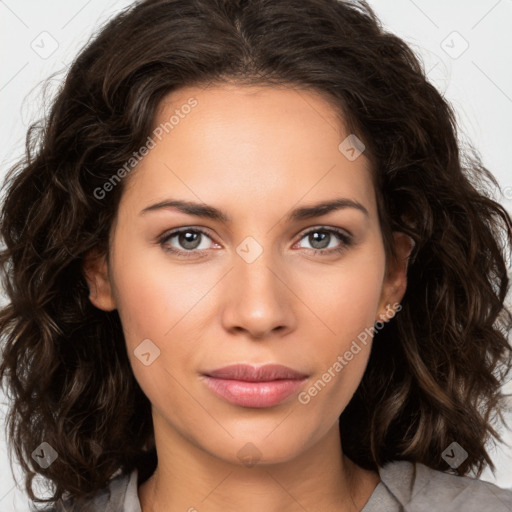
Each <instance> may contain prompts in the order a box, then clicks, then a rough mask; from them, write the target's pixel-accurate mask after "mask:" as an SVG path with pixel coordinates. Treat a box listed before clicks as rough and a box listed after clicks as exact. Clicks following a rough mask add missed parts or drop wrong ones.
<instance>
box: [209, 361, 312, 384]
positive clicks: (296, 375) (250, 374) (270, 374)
mask: <svg viewBox="0 0 512 512" xmlns="http://www.w3.org/2000/svg"><path fill="white" fill-rule="evenodd" d="M205 375H207V376H208V377H215V378H218V379H229V380H243V381H246V382H268V381H273V380H281V379H303V378H305V377H307V375H306V374H304V373H300V372H298V371H295V370H293V369H292V368H289V367H288V366H283V365H281V364H266V365H263V366H260V367H258V368H255V367H253V366H250V365H247V364H233V365H230V366H224V367H223V368H219V369H217V370H212V371H209V372H206V373H205Z"/></svg>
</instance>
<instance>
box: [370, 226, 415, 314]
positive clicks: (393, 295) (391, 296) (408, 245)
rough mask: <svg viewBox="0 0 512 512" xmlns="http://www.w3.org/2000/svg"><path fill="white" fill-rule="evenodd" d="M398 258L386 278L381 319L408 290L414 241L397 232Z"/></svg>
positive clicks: (395, 237) (393, 262)
mask: <svg viewBox="0 0 512 512" xmlns="http://www.w3.org/2000/svg"><path fill="white" fill-rule="evenodd" d="M393 238H394V244H395V253H396V257H395V258H394V259H393V260H392V261H390V262H389V263H388V267H387V269H386V277H385V278H384V284H383V288H382V295H381V301H380V305H379V310H378V314H377V317H378V318H379V319H381V318H382V316H383V315H384V316H385V315H386V312H387V311H388V309H389V307H390V305H392V304H399V303H400V302H401V301H402V298H403V296H404V294H405V290H406V288H407V269H408V266H409V258H410V256H411V253H412V250H413V249H414V245H415V244H414V240H413V239H412V238H411V237H410V236H408V235H406V234H405V233H401V232H398V231H395V232H394V233H393Z"/></svg>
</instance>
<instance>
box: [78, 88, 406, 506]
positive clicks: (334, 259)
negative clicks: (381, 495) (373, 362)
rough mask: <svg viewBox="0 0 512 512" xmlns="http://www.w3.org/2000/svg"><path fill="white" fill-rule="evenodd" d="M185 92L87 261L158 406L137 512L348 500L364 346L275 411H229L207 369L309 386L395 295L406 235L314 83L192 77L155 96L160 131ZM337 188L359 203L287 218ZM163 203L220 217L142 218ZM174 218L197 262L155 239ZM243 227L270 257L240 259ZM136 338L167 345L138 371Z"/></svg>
mask: <svg viewBox="0 0 512 512" xmlns="http://www.w3.org/2000/svg"><path fill="white" fill-rule="evenodd" d="M191 97H194V98H195V99H196V100H197V101H198V105H197V106H196V107H195V108H194V109H193V110H192V111H191V112H190V113H189V114H188V115H187V116H183V118H182V119H180V122H179V124H177V125H176V126H175V127H174V129H173V130H172V131H170V132H169V134H168V135H166V136H164V137H163V138H162V140H161V141H159V142H158V143H157V144H156V147H154V148H153V149H152V150H151V151H150V152H149V153H148V154H147V156H145V157H144V159H143V160H142V161H141V162H140V163H139V164H138V166H137V168H136V170H135V171H133V172H132V174H131V175H130V176H128V177H126V178H124V179H125V180H126V182H125V183H124V184H125V185H126V188H125V190H124V192H123V196H122V199H121V202H120V205H119V210H118V213H117V218H116V221H115V222H114V224H113V226H112V230H111V241H110V243H111V254H110V258H109V261H106V260H105V259H102V258H100V257H98V256H95V255H94V252H91V254H89V255H88V257H87V258H86V261H85V264H84V273H85V275H86V278H87V280H88V283H89V287H90V300H91V302H92V303H93V304H94V305H95V306H96V307H98V308H100V309H103V310H106V311H111V310H113V309H116V308H117V310H118V312H119V315H120V318H121V322H122V325H123V331H124V335H125V339H126V344H127V350H128V354H129V357H130V361H131V365H132V369H133V372H134V375H135V378H136V379H137V381H138V382H139V384H140V386H141V388H142V390H143V391H144V393H145V394H146V396H147V397H148V399H149V400H150V401H151V404H152V414H153V422H154V428H155V441H156V448H157V453H158V460H159V464H158V468H157V470H156V471H155V473H154V474H153V476H152V477H151V478H150V479H149V480H147V481H146V482H145V483H144V484H142V485H140V487H139V490H138V492H139V498H140V501H141V506H142V510H143V512H149V511H153V512H160V511H174V510H183V511H187V510H189V511H193V510H198V511H206V510H208V511H209V512H217V511H219V512H220V511H222V512H226V511H233V512H234V511H240V510H244V511H246V512H256V511H258V512H260V511H261V510H265V511H268V512H277V511H280V512H282V511H290V512H292V511H304V510H308V511H316V510H322V511H358V510H360V509H361V508H362V507H363V506H364V504H365V503H366V502H367V500H368V499H369V497H370V495H371V493H372V492H373V491H374V489H375V487H376V486H377V484H378V482H379V476H378V474H377V473H376V472H371V471H365V470H363V469H362V468H360V467H358V466H357V465H356V464H354V463H353V462H352V461H351V460H350V459H348V458H347V457H346V456H345V455H343V451H342V446H341V442H340V436H339V427H338V418H339V416H340V414H341V412H342V411H343V409H344V408H345V406H346V405H347V404H348V402H349V400H350V398H351V397H352V395H353V394H354V392H355V390H356V389H357V387H358V385H359V383H360V381H361V378H362V376H363V373H364V370H365V368H366V364H367V361H368V356H369V353H370V347H371V341H370V343H368V344H367V345H366V346H364V345H362V344H360V345H361V347H362V349H361V351H360V352H359V353H358V354H357V355H355V356H354V357H353V359H352V360H351V361H350V362H349V363H348V364H347V365H346V366H345V367H344V368H343V370H342V371H341V372H338V373H337V374H336V376H335V377H334V378H333V379H332V380H331V381H330V382H329V383H328V384H327V385H326V386H325V387H324V388H323V389H322V390H321V392H319V393H318V394H317V395H316V396H314V397H312V398H311V400H310V401H309V403H307V404H302V403H300V402H299V401H298V399H297V393H296V394H294V395H292V396H291V397H289V398H287V399H286V400H284V401H283V402H281V403H280V404H278V405H277V406H273V407H267V408H251V407H242V406H240V405H233V404H231V403H229V402H227V401H226V400H224V399H223V398H221V397H219V396H217V395H216V394H214V393H213V392H212V391H210V389H209V388H208V387H207V386H206V385H205V382H204V379H203V377H202V375H201V373H202V372H204V371H207V370H212V369H215V368H220V367H222V366H225V365H228V364H233V363H247V364H253V365H255V366H259V365H261V364H265V363H280V364H284V365H286V366H290V367H292V368H294V369H296V370H298V371H301V372H304V373H306V374H307V375H308V379H307V380H306V382H305V383H304V385H303V386H302V387H301V389H300V391H304V390H307V389H309V388H310V387H311V386H312V384H313V383H314V382H316V381H317V380H318V379H320V378H321V377H322V374H324V373H325V372H326V371H327V370H328V368H330V367H332V366H333V363H334V362H335V361H336V360H337V357H338V356H339V355H343V354H344V353H345V352H346V351H347V350H348V349H349V347H350V345H351V343H352V341H353V340H354V339H356V337H357V335H358V334H360V333H361V332H363V331H364V329H365V328H369V327H371V326H373V325H374V323H375V322H376V321H377V320H379V318H380V316H381V315H383V314H385V312H386V306H387V305H389V304H395V303H399V302H400V300H401V299H402V296H403V294H404V292H405V287H406V269H407V257H408V255H409V253H410V250H411V245H410V240H409V239H408V238H407V237H405V235H402V234H399V233H396V234H395V245H396V248H397V253H398V256H399V257H398V258H397V260H393V261H391V260H389V259H387V258H386V254H385V251H384V246H383V240H382V233H381V230H380V226H379V221H378V216H377V205H376V199H375V191H374V188H373V184H372V179H371V174H370V167H369V161H368V159H367V158H366V156H365V154H364V153H363V154H362V155H361V156H359V157H358V158H357V159H355V160H354V161H350V160H349V159H347V158H346V157H345V155H344V154H343V153H342V152H341V151H340V150H339V149H338V145H339V144H340V142H341V141H343V140H344V139H345V138H346V137H347V135H348V134H349V132H347V130H346V129H345V127H344V126H342V125H341V123H340V121H339V119H337V118H336V117H335V116H334V114H333V108H332V106H331V104H330V103H329V102H328V101H327V100H326V99H325V98H324V97H322V96H321V95H320V94H317V93H315V92H311V91H303V90H301V91H299V90H293V89H291V88H275V87H272V88H270V87H248V86H243V87H238V86H235V85H227V84H224V85H216V86H212V87H210V88H208V89H202V88H198V87H187V88H183V89H180V90H178V91H173V92H172V93H171V94H169V95H168V96H167V97H166V98H165V100H164V101H163V102H162V103H161V104H160V106H159V109H158V110H157V112H156V115H155V119H154V125H155V127H156V126H158V125H159V124H160V123H162V122H165V121H167V120H168V119H169V117H170V116H171V115H172V113H173V112H174V111H175V109H176V108H179V106H180V105H183V104H185V103H186V102H187V100H188V99H189V98H191ZM338 197H344V198H348V199H351V200H353V201H357V202H358V203H360V204H361V205H363V206H364V208H365V209H366V210H367V212H368V214H367V215H366V214H365V213H363V212H362V211H360V210H358V209H356V208H352V207H346V208H342V209H339V210H336V211H332V212H330V213H328V214H326V215H323V216H319V217H315V218H313V219H306V220H299V221H287V220H286V215H287V214H288V213H289V212H290V211H291V210H292V209H294V208H297V207H298V206H306V205H312V204H315V203H317V202H320V201H326V200H330V199H334V198H338ZM170 198H172V199H181V200H187V201H196V202H200V203H206V204H208V205H212V206H214V207H216V208H218V209H221V210H223V211H225V212H226V214H227V215H229V217H230V219H231V220H230V221H229V222H222V221H218V220H212V219H205V218H199V217H195V216H192V215H188V214H185V213H182V212H179V211H178V210H176V209H173V208H166V209H159V210H155V211H150V212H147V213H145V214H140V212H141V211H142V210H143V209H144V208H146V207H147V206H149V205H152V204H154V203H158V202H159V201H163V200H166V199H170ZM105 200H108V199H105ZM182 227H189V228H197V227H200V228H202V229H204V230H205V231H207V233H208V236H206V237H205V236H202V235H197V236H198V237H199V239H198V240H196V247H198V248H197V249H190V248H189V249H188V250H189V253H190V252H191V251H196V252H195V253H193V254H192V257H190V258H180V257H179V256H177V255H175V254H172V253H170V252H166V251H165V250H164V247H165V246H167V247H168V246H172V247H174V248H176V249H178V250H179V249H181V250H182V251H184V252H185V251H187V247H190V245H189V246H187V245H186V241H185V245H184V239H183V238H181V239H180V237H178V236H175V237H173V238H171V239H169V240H167V242H165V243H164V244H163V245H161V244H159V242H158V240H159V237H160V236H161V235H163V234H166V233H169V232H170V231H171V230H173V229H176V228H182ZM310 228H323V229H325V228H339V229H341V230H344V231H345V232H348V233H350V234H351V235H352V237H353V243H352V244H351V245H348V246H345V247H344V250H343V251H342V252H340V253H331V254H330V255H327V253H326V251H327V250H328V249H330V248H337V247H342V246H344V242H343V241H341V240H339V239H338V238H337V237H336V236H335V235H334V234H331V235H330V238H329V241H328V244H327V242H325V245H322V244H321V243H320V242H319V241H318V240H316V241H315V239H314V238H313V237H312V236H308V235H306V236H304V233H306V232H307V231H309V229H310ZM320 232H322V231H320ZM189 236H190V235H189ZM248 236H250V237H253V238H254V239H255V240H256V241H257V243H258V244H259V246H260V247H261V249H262V251H263V252H262V253H261V255H260V256H259V257H258V258H257V259H255V260H254V261H252V262H251V263H248V262H247V261H246V260H245V259H244V258H242V257H241V256H240V255H239V254H238V253H237V247H239V246H240V244H241V242H243V241H244V239H246V237H248ZM327 236H329V235H327ZM180 242H181V243H180ZM327 245H328V247H327V248H325V247H326V246H327ZM242 246H243V245H242ZM254 247H255V246H250V248H249V251H254V250H255V249H254ZM315 248H317V249H318V253H317V254H315V253H314V249H315ZM201 250H203V251H202V253H203V254H202V256H201V255H198V251H201ZM321 251H324V253H323V254H322V253H321ZM388 308H389V306H388ZM145 339H150V340H151V341H152V343H153V344H154V345H155V346H157V347H158V348H159V350H160V355H159V357H157V358H156V359H155V360H154V361H153V362H152V363H151V364H150V365H149V366H146V365H144V364H142V363H141V361H140V360H139V359H138V358H137V357H136V356H135V354H134V351H135V350H136V349H137V347H138V346H139V344H140V343H141V342H142V341H143V340H145ZM247 443H252V445H250V446H251V448H250V449H251V450H253V452H254V456H255V457H256V458H257V459H258V460H257V462H256V464H255V465H252V466H249V465H247V464H246V463H244V461H243V460H241V459H240V458H239V455H238V452H239V450H240V449H242V448H243V447H244V446H246V445H247ZM254 447H255V448H254Z"/></svg>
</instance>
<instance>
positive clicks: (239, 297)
mask: <svg viewBox="0 0 512 512" xmlns="http://www.w3.org/2000/svg"><path fill="white" fill-rule="evenodd" d="M269 238H270V237H267V239H266V240H269ZM236 253H237V254H236V258H235V260H234V268H233V271H232V272H231V283H230V286H233V288H232V291H231V293H230V294H229V296H230V297H231V300H230V303H229V304H226V305H225V307H226V309H225V311H224V322H225V324H226V325H225V327H226V328H228V329H233V328H238V329H244V330H246V331H249V332H251V334H253V335H254V336H262V335H264V334H265V333H268V332H270V331H272V330H274V329H276V328H277V327H280V328H281V329H282V328H283V327H290V325H291V323H292V321H293V315H292V307H291V304H290V300H291V298H292V297H293V294H290V292H289V291H288V290H287V287H286V285H285V284H284V283H285V282H286V278H285V276H284V271H283V266H282V265H281V264H280V262H279V261H278V260H277V259H276V257H275V251H273V250H272V248H271V247H264V246H263V244H262V243H260V242H259V241H258V240H256V238H255V237H252V236H248V237H246V238H245V239H244V240H243V241H242V242H241V243H240V244H239V245H238V246H237V248H236Z"/></svg>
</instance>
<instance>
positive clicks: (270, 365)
mask: <svg viewBox="0 0 512 512" xmlns="http://www.w3.org/2000/svg"><path fill="white" fill-rule="evenodd" d="M31 133H33V132H31ZM37 142H39V145H37ZM30 143H32V145H30ZM489 184H490V185H493V186H497V184H496V182H495V181H494V178H493V177H492V175H491V174H490V173H489V171H488V170H487V169H486V168H485V167H484V166H483V165H482V164H481V162H480V160H479V158H478V157H477V156H476V155H475V154H470V155H468V154H466V153H464V152H463V151H462V149H461V148H459V147H458V145H457V140H456V126H455V122H454V116H453V113H452V110H451V108H450V106H449V105H448V104H447V103H446V102H445V100H444V99H443V98H442V97H441V95H440V94H439V93H438V92H437V91H436V90H435V88H434V87H432V85H430V84H429V83H428V82H427V80H426V78H425V74H424V72H423V70H422V68H421V66H420V65H419V63H418V61H417V60H416V57H415V56H414V55H413V53H412V52H411V50H410V49H409V48H408V47H407V46H406V44H405V43H404V42H403V41H402V40H400V39H399V38H397V37H396V36H393V35H391V34H389V33H386V32H385V31H383V29H382V28H381V27H380V25H379V22H378V20H377V19H376V17H375V15H374V14H373V12H372V11H371V9H370V8H369V7H368V6H367V5H366V4H365V3H363V2H357V3H354V2H339V1H335V0H279V1H270V0H253V1H248V2H237V1H228V0H193V1H190V0H188V1H185V0H149V1H144V2H140V3H138V4H135V5H134V6H133V7H131V8H130V9H127V10H126V11H125V12H123V13H122V14H121V15H119V16H117V17H116V18H115V19H113V20H112V21H111V22H110V23H109V24H108V25H107V26H105V27H104V28H103V29H102V30H101V32H100V33H99V34H98V36H97V37H96V38H95V39H94V40H93V41H92V42H90V43H89V44H88V46H87V47H86V48H85V49H84V50H83V51H82V52H81V54H80V55H79V56H78V58H77V60H76V61H75V63H74V65H73V66H72V67H71V69H70V71H69V75H68V77H67V79H66V82H65V84H64V86H63V88H62V90H61V91H60V93H59V95H58V97H57V98H56V100H55V102H54V105H53V108H52V111H51V113H50V116H49V118H48V120H47V123H46V127H45V128H44V130H42V131H41V132H40V134H39V138H34V137H32V138H29V151H28V154H27V158H26V160H25V161H24V162H21V163H20V164H19V165H18V166H17V167H15V168H13V169H12V171H11V173H10V174H9V176H8V178H7V180H6V182H5V185H4V186H5V187H6V189H7V195H6V198H5V201H4V204H3V208H2V212H1V233H2V237H3V240H4V243H5V249H4V251H3V252H2V256H1V258H2V259H1V261H2V269H3V281H4V286H5V289H6V292H7V295H8V297H9V299H10V302H9V304H8V305H7V306H5V307H4V309H3V310H2V311H1V314H0V332H1V333H2V335H3V336H4V338H5V348H4V360H3V361H2V365H1V367H0V376H1V377H2V379H3V380H4V381H5V383H6V387H7V389H8V390H9V391H10V392H11V395H12V398H13V404H12V409H11V411H10V416H9V418H8V420H9V423H8V425H9V435H10V438H11V442H12V445H13V447H14V451H15V453H16V456H17V457H18V459H19V460H20V463H21V464H22V467H23V468H24V470H25V472H26V475H27V481H26V484H27V492H28V494H29V496H30V498H31V499H32V500H34V501H38V502H43V501H45V500H42V499H40V498H37V497H36V495H35V494H34V492H33V490H32V487H31V483H32V479H33V478H34V476H35V475H36V474H39V475H42V476H43V477H45V478H46V479H48V482H49V483H51V484H52V499H51V500H46V501H50V502H51V503H50V506H51V508H50V509H48V510H59V511H60V510H110V511H139V512H148V511H151V512H159V511H170V510H189V511H194V510H199V511H201V510H209V511H218V510H222V511H226V510H233V511H234V510H244V511H261V510H265V511H274V510H276V511H277V510H290V511H292V510H310V511H313V510H326V509H327V510H336V511H364V512H372V511H377V510H378V511H399V510H427V509H428V510H446V511H449V510H456V509H457V510H458V509H460V508H463V509H464V510H479V511H480V510H484V509H485V510H493V511H494V510H496V511H499V510H509V509H510V507H511V506H512V492H510V491H506V490H504V489H500V488H499V487H497V486H495V485H492V484H490V483H486V482H482V481H479V480H477V479H475V478H471V477H470V476H469V475H470V473H471V472H475V473H476V476H479V475H480V474H481V471H482V470H483V468H484V467H485V466H486V465H490V466H491V468H492V467H493V465H492V461H491V459H490V457H489V455H488V453H487V449H486V444H487V442H488V441H490V440H492V439H494V438H495V439H498V440H499V439H500V438H499V436H498V434H497V432H496V431H495V429H494V426H493V425H494V421H493V420H494V418H495V417H496V416H499V415H500V414H501V411H502V410H503V408H504V407H505V405H506V404H505V402H504V397H503V396H502V394H501V391H500V389H501V385H502V383H503V382H504V381H505V379H506V377H507V374H508V372H510V368H511V350H510V346H509V344H508V342H507V334H508V331H509V329H510V327H511V315H510V313H509V312H508V311H507V310H506V309H505V307H504V300H505V295H506V292H507V289H508V284H509V283H508V279H507V269H506V264H505V257H506V254H507V252H508V250H509V249H510V242H511V241H512V223H511V219H510V217H509V216H508V215H507V213H506V212H505V210H504V209H503V208H502V207H501V206H500V205H499V204H498V203H496V202H495V201H494V200H492V199H491V197H490V195H488V194H487V193H486V186H487V185H489Z"/></svg>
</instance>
